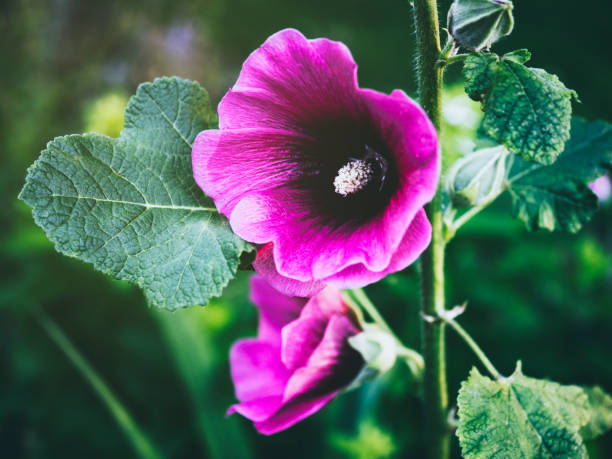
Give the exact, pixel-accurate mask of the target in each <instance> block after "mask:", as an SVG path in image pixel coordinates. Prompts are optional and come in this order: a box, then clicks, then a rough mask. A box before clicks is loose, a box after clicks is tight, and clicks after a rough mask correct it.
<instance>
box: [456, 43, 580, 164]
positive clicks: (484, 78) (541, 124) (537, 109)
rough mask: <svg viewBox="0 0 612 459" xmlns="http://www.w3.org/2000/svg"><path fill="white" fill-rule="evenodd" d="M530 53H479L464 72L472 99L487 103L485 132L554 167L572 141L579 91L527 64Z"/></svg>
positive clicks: (512, 150) (531, 158) (506, 145)
mask: <svg viewBox="0 0 612 459" xmlns="http://www.w3.org/2000/svg"><path fill="white" fill-rule="evenodd" d="M528 58H529V53H528V52H527V51H526V50H519V51H515V52H513V53H508V54H507V55H505V56H504V57H502V58H501V59H500V58H499V57H498V56H496V55H494V54H487V53H474V54H471V55H470V56H468V57H467V58H466V61H465V66H464V70H463V74H464V78H465V89H466V92H467V93H468V95H469V96H470V97H471V98H472V99H474V100H477V101H481V102H482V104H483V111H484V118H483V124H482V127H483V130H484V131H485V132H486V133H487V134H488V135H489V136H491V137H492V138H493V139H494V140H496V141H497V142H499V143H500V144H502V145H504V146H505V147H506V148H508V150H510V151H511V152H513V153H517V154H520V155H521V156H522V157H523V158H525V159H528V160H532V161H537V162H540V163H543V164H552V163H553V162H554V161H555V159H556V157H557V155H558V154H559V153H561V151H563V147H564V145H565V142H566V141H567V140H568V138H569V131H570V121H571V113H572V106H571V101H572V98H575V97H576V93H575V92H574V91H572V90H570V89H568V88H566V87H565V85H563V83H562V82H561V81H560V80H559V79H558V78H557V77H556V76H555V75H551V74H549V73H547V72H545V71H544V70H542V69H536V68H530V67H526V66H525V65H523V63H524V62H525V61H526V60H527V59H528Z"/></svg>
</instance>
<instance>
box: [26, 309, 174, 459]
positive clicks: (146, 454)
mask: <svg viewBox="0 0 612 459" xmlns="http://www.w3.org/2000/svg"><path fill="white" fill-rule="evenodd" d="M34 317H35V318H36V319H37V321H38V322H39V323H40V325H41V326H42V328H43V329H44V330H45V332H47V335H49V338H51V340H52V341H53V342H54V343H55V344H56V345H57V347H59V348H60V350H61V351H62V352H63V353H64V355H65V356H66V357H67V358H68V360H70V362H71V363H72V364H73V365H74V366H75V367H76V369H77V370H78V371H79V372H80V373H81V375H82V376H83V377H84V378H85V380H86V381H87V382H88V383H89V384H90V385H91V387H92V389H93V390H94V391H95V392H96V394H97V395H98V396H99V397H100V399H101V400H102V402H103V403H104V405H105V406H106V408H107V409H108V411H109V412H110V413H111V415H112V416H113V418H115V421H116V422H117V424H118V426H119V428H120V429H121V430H122V431H123V433H124V434H125V436H126V437H127V439H128V440H129V442H130V444H131V446H132V448H133V449H134V452H135V453H136V455H137V456H138V457H140V458H141V459H163V457H164V456H163V455H162V454H161V453H160V452H159V450H158V449H157V448H156V447H155V446H154V445H153V444H152V443H151V441H150V440H149V438H148V437H147V436H146V435H145V434H144V432H142V430H140V428H139V427H138V425H137V424H136V422H135V421H134V419H133V418H132V416H130V413H129V412H128V411H127V409H126V408H125V407H124V406H123V404H122V403H121V402H120V401H119V399H118V398H117V397H116V396H115V395H114V394H113V392H112V390H111V389H110V387H109V386H108V384H106V382H105V381H104V380H103V379H102V378H101V377H100V375H99V374H98V373H97V372H96V370H94V369H93V367H92V366H91V365H90V364H89V362H87V360H85V358H84V357H83V356H82V355H81V353H80V352H79V351H78V350H77V348H76V347H75V346H74V345H73V344H72V343H71V342H70V340H69V339H68V337H67V336H66V335H65V334H64V332H63V331H62V330H61V329H60V328H59V326H58V325H57V324H56V323H55V322H54V321H53V319H51V317H49V316H48V315H47V314H46V313H45V312H44V311H43V310H42V309H40V308H39V309H37V311H36V312H35V313H34Z"/></svg>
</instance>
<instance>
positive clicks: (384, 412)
mask: <svg viewBox="0 0 612 459" xmlns="http://www.w3.org/2000/svg"><path fill="white" fill-rule="evenodd" d="M441 3H442V6H441V10H442V11H446V9H447V7H448V3H449V2H441ZM515 6H516V7H515V17H516V24H517V25H516V28H515V31H514V32H513V34H512V35H511V36H510V37H509V38H507V39H505V40H504V41H502V42H501V43H500V45H499V46H497V47H496V50H497V51H498V52H499V53H500V54H501V53H503V52H504V51H508V50H511V49H516V48H522V47H529V48H530V50H531V51H532V54H533V57H532V60H531V62H530V65H533V66H536V67H542V68H546V69H547V70H548V71H550V72H551V73H555V74H557V75H559V77H560V78H561V79H562V81H564V83H566V84H567V86H568V87H570V88H573V89H575V90H576V91H577V92H578V94H579V95H580V98H581V100H582V104H578V105H575V109H574V113H575V114H577V115H580V116H584V117H586V118H589V119H595V118H602V119H607V120H610V119H612V91H610V87H609V76H610V74H612V73H611V70H612V69H611V67H612V62H611V61H610V59H609V50H608V47H607V41H606V40H605V38H606V37H605V35H604V34H605V31H606V30H607V29H606V27H607V24H606V22H607V17H608V16H609V13H610V12H612V6H607V5H606V6H602V4H601V2H599V1H597V0H585V1H583V2H581V3H580V7H579V8H578V7H576V6H575V3H574V2H570V1H569V0H563V1H552V0H540V1H538V2H522V1H517V2H516V4H515ZM603 10H608V11H603ZM411 22H412V18H411V14H410V7H409V5H408V4H407V2H404V1H400V0H388V1H385V2H366V1H362V0H359V1H358V2H355V1H349V0H337V1H333V2H329V1H322V0H315V1H312V2H306V3H305V2H298V1H295V0H269V1H267V2H265V3H264V4H262V2H255V1H250V0H232V1H222V0H208V1H194V0H190V1H184V0H181V1H178V0H176V1H162V0H147V1H138V2H136V1H133V0H123V1H119V0H105V1H104V2H102V1H88V2H78V1H76V0H6V1H4V2H2V4H1V5H0V36H1V37H2V40H3V43H4V45H3V46H2V47H1V48H0V70H1V71H0V83H1V84H2V88H3V90H2V91H1V92H0V152H1V155H2V156H1V159H2V167H1V168H0V196H1V197H2V205H1V206H0V270H1V275H0V451H1V454H2V456H6V457H15V458H22V457H23V458H38V457H45V458H54V457H58V458H59V457H62V458H69V457H75V458H76V457H92V458H94V457H101V458H102V457H131V455H132V451H131V449H130V446H129V444H128V443H127V441H126V440H125V438H124V436H123V434H122V432H121V431H120V430H119V429H118V427H117V426H116V424H115V423H114V421H113V419H112V418H111V417H110V415H109V414H108V411H107V410H106V408H105V407H104V405H103V404H102V403H101V402H100V400H99V398H98V397H97V396H96V395H95V394H94V393H93V392H92V391H91V389H90V387H89V386H88V385H87V383H86V382H85V381H84V380H83V378H82V377H81V375H80V374H79V373H77V372H76V370H75V369H74V367H73V366H72V365H71V364H70V363H69V362H68V361H67V360H66V358H65V356H64V355H63V354H62V353H61V352H60V351H59V350H58V349H57V348H56V347H55V345H54V344H53V343H52V342H51V341H50V340H49V338H48V337H47V335H46V334H45V333H44V331H43V330H42V328H41V327H40V326H39V325H38V323H37V320H36V317H38V316H39V313H37V310H38V308H42V309H44V310H45V311H46V312H47V314H49V316H51V317H52V318H53V319H54V320H55V321H56V322H57V323H58V324H59V325H60V327H61V328H62V329H63V330H64V331H65V333H66V334H67V335H68V336H69V337H70V339H71V340H72V341H73V342H74V344H75V345H76V346H77V347H78V348H79V350H80V351H81V352H82V353H83V355H84V356H85V357H86V358H87V359H88V360H89V361H90V363H91V364H92V365H93V366H94V367H95V368H96V369H97V370H98V371H99V373H100V374H101V375H102V376H103V377H104V378H105V379H106V380H107V382H108V383H109V385H110V386H111V387H112V388H113V390H114V391H115V393H116V395H118V397H119V398H120V399H121V400H122V401H123V402H124V404H125V406H126V407H127V408H128V409H129V411H130V412H131V413H132V415H133V417H134V418H135V419H136V421H137V422H138V423H139V424H140V425H141V427H142V428H143V429H144V430H145V431H146V432H147V433H148V435H149V437H150V438H151V439H152V440H153V442H155V443H156V444H157V445H158V447H159V448H160V449H161V450H162V451H163V452H164V453H165V454H167V455H168V456H169V457H212V458H217V457H218V458H225V457H232V458H234V457H236V458H240V457H259V456H261V457H284V456H285V455H286V453H287V451H291V452H292V455H293V456H294V457H312V456H313V455H315V456H316V457H339V456H340V457H344V456H345V457H367V458H372V457H389V456H393V455H396V456H397V457H421V456H422V453H421V451H422V450H421V448H422V445H421V443H420V442H421V440H422V433H421V430H420V429H421V425H422V420H421V408H420V404H419V402H418V400H417V399H416V397H413V396H406V395H405V393H406V391H409V390H411V383H410V380H409V378H408V372H407V371H406V370H405V368H402V367H398V368H396V369H395V370H394V372H393V373H392V374H390V375H389V376H388V377H387V378H385V379H383V380H381V381H377V382H375V383H372V384H369V385H367V386H365V387H363V388H362V389H360V390H358V391H355V392H352V393H350V394H348V395H345V396H343V397H342V398H340V399H338V400H337V401H336V402H335V403H333V404H332V405H331V406H330V407H328V408H327V409H326V410H324V411H323V412H322V413H320V414H319V415H317V416H315V417H313V418H311V419H309V420H307V421H305V422H303V423H301V424H299V425H298V426H296V427H295V428H293V429H291V430H289V431H287V432H285V433H282V434H279V435H277V436H274V437H271V438H267V437H263V436H259V435H257V434H255V433H254V431H253V429H252V428H251V426H250V425H249V423H248V422H245V421H243V420H242V419H239V418H229V419H225V418H224V412H225V410H226V408H227V406H228V405H229V404H230V403H232V401H233V393H232V392H233V390H232V387H231V384H230V379H229V372H228V364H227V351H228V348H229V346H230V344H231V342H232V341H233V340H235V339H236V338H238V337H239V336H245V335H252V334H254V333H255V320H256V317H255V311H254V309H253V308H252V307H251V306H249V304H248V300H247V298H246V286H247V283H246V281H247V277H248V276H247V275H246V274H243V275H241V276H240V277H239V279H238V280H237V281H235V282H234V283H233V284H231V286H230V287H229V288H228V289H227V290H226V291H225V292H224V295H223V297H222V298H221V299H220V300H216V301H214V302H213V303H212V304H210V305H209V306H207V307H206V308H205V309H202V308H194V309H191V310H186V311H179V312H177V313H169V312H166V311H157V310H154V309H149V308H147V307H146V306H145V300H144V297H143V296H142V294H141V292H140V291H139V290H138V289H137V288H135V287H130V286H127V285H126V284H125V283H123V282H118V281H112V280H109V279H107V278H106V277H105V276H104V275H102V274H100V273H96V272H94V271H93V268H92V267H91V266H89V265H86V264H84V263H81V262H79V261H76V260H72V259H69V258H66V257H63V256H61V255H60V254H58V253H56V252H55V251H54V250H53V247H52V245H51V243H50V242H48V241H47V240H46V238H45V237H44V235H43V234H42V231H41V230H40V229H39V228H38V227H36V226H35V225H34V222H33V220H32V217H31V212H30V210H29V209H28V208H27V207H26V206H25V205H24V204H23V203H20V202H18V201H17V199H16V196H17V193H18V191H19V189H20V188H21V186H22V185H23V180H24V175H25V170H26V168H27V166H29V165H30V164H31V163H32V162H33V161H34V159H35V158H36V157H37V156H38V154H39V152H40V151H41V150H42V149H43V148H44V146H45V144H46V142H47V141H49V140H51V139H52V138H53V137H55V136H58V135H63V134H66V133H68V132H89V131H96V132H102V133H106V134H109V135H118V132H119V130H120V128H121V126H122V124H123V120H122V112H123V108H124V104H125V102H126V100H127V95H128V94H132V93H134V90H135V88H136V86H137V84H138V83H139V82H141V81H147V80H152V79H153V78H154V77H156V76H161V75H178V76H181V77H186V78H192V79H195V80H197V81H199V82H200V83H201V84H202V85H204V86H206V88H207V89H208V90H209V92H210V96H211V100H212V102H213V104H216V103H217V102H218V101H219V99H220V97H221V96H222V95H223V93H224V92H225V91H226V90H227V88H228V87H229V86H230V85H231V84H232V83H233V82H234V81H235V78H236V76H237V74H238V71H239V68H240V64H241V63H242V61H243V60H244V58H245V57H246V56H247V55H248V53H250V52H251V51H252V50H253V49H255V48H256V47H257V46H258V45H259V44H260V43H261V42H262V41H263V40H264V39H265V38H266V37H267V36H268V35H270V34H271V33H273V32H275V31H277V30H279V29H281V28H283V27H289V26H291V27H297V28H299V29H300V30H302V31H303V32H304V33H305V34H306V35H307V36H310V37H316V36H328V37H330V38H333V39H338V40H342V41H344V42H345V43H347V45H348V46H349V47H350V48H351V50H352V52H353V54H354V56H355V58H356V60H357V62H358V64H359V66H360V68H359V78H360V82H361V85H362V86H364V87H372V88H375V89H378V90H382V91H390V90H391V89H393V88H396V87H399V88H403V89H405V90H406V91H408V92H409V93H414V89H415V82H414V80H413V72H412V70H413V51H412V49H413V48H412V44H413V41H414V40H413V28H412V24H411ZM458 76H459V75H458V71H455V74H453V73H451V74H450V78H449V79H448V81H449V83H452V81H453V78H457V77H458ZM447 95H448V97H447V99H448V101H449V102H450V105H449V106H450V107H451V108H450V109H447V110H446V111H445V118H446V120H447V123H449V124H450V126H448V128H447V130H446V132H447V137H446V138H445V139H443V141H444V144H445V145H446V146H447V148H449V151H459V150H462V149H463V150H464V149H466V148H467V149H469V148H470V145H469V144H467V141H466V134H469V133H470V131H471V129H472V128H473V123H474V120H473V119H472V118H473V116H475V115H474V113H476V112H474V111H470V110H469V109H468V110H465V109H464V108H462V107H463V105H461V104H462V103H463V102H465V101H464V100H463V99H457V97H458V96H457V91H456V89H454V88H453V87H451V88H449V91H448V92H447ZM462 110H463V112H462ZM470 119H472V123H471V124H470V123H469V122H468V121H469V120H470ZM466 120H467V121H466ZM450 149H452V150H450ZM510 207H511V202H510V199H509V197H508V196H505V197H504V198H503V199H501V200H500V201H499V202H497V203H496V204H495V205H494V206H493V207H492V208H491V209H487V210H486V211H485V212H483V214H482V215H480V216H479V217H477V218H476V219H474V220H473V221H472V222H470V223H469V224H468V225H466V227H465V228H464V229H462V230H461V232H460V233H459V235H458V236H457V237H456V239H455V240H453V242H452V243H451V244H450V246H449V249H448V265H447V266H448V274H447V279H448V281H447V282H448V298H449V302H450V303H459V302H462V301H463V300H465V299H468V300H469V306H468V311H467V312H466V314H465V315H464V316H463V317H462V323H463V324H464V325H465V327H466V328H467V329H469V330H470V331H471V332H472V334H473V335H474V337H475V338H476V339H477V340H478V341H479V342H480V343H481V344H482V346H483V347H484V348H485V349H486V351H487V353H488V354H489V355H490V356H491V357H492V358H493V360H494V361H495V363H496V366H497V367H498V369H499V370H500V371H502V372H504V373H506V374H510V373H511V372H512V371H513V369H514V365H515V362H516V360H517V359H519V358H520V359H522V361H523V368H524V370H525V373H526V374H529V375H530V376H533V377H537V378H542V377H550V378H553V379H555V380H556V381H558V382H561V383H567V384H569V383H572V384H585V385H592V384H601V385H602V387H604V389H606V390H607V391H608V392H610V391H612V366H611V365H610V364H609V362H610V349H611V348H612V333H610V330H611V329H612V307H611V306H612V305H611V302H612V301H611V298H612V231H611V230H610V226H611V222H612V208H611V207H610V206H609V205H608V206H604V208H603V209H601V211H600V212H599V213H598V214H596V215H595V217H594V219H593V220H592V221H591V222H590V223H589V224H588V225H586V227H585V228H584V229H583V230H582V231H581V232H580V233H579V234H578V235H576V236H573V235H566V234H552V235H551V234H548V233H544V232H538V233H526V232H525V231H524V228H523V225H522V223H521V222H519V221H516V220H514V219H512V217H511V211H510ZM368 291H369V292H370V293H371V295H372V297H373V299H375V300H376V301H377V303H379V304H381V305H384V307H381V309H382V312H383V313H384V314H385V315H386V316H387V317H388V318H389V319H390V322H391V323H394V324H398V326H397V331H398V333H399V334H400V335H401V336H402V337H405V338H406V341H407V342H408V343H409V344H412V345H413V346H415V347H416V346H418V323H417V321H416V317H417V313H418V279H417V275H416V272H415V270H414V269H409V270H407V271H406V272H405V273H403V274H401V275H396V276H391V277H389V278H388V279H386V280H385V281H383V282H382V283H381V284H379V285H377V286H374V287H372V288H370V289H368ZM473 364H475V361H474V359H473V357H472V355H471V354H470V353H469V351H468V350H467V349H466V348H465V347H464V345H463V343H461V342H460V341H459V340H458V339H457V338H456V337H455V336H454V335H452V334H449V376H450V390H451V396H452V395H454V393H456V391H457V390H458V389H459V382H460V381H461V380H463V379H465V378H466V377H467V375H468V372H469V369H470V367H471V366H472V365H473ZM451 398H454V397H451ZM305 438H308V439H309V440H308V441H307V442H305V441H303V440H304V439H305ZM295 444H300V445H301V446H300V448H298V449H295V448H294V446H295ZM587 446H588V449H589V453H590V454H591V457H594V458H598V457H599V458H605V457H609V456H611V455H612V434H608V435H606V436H604V437H601V438H599V439H598V440H596V441H595V442H593V443H590V444H588V445H587ZM455 447H456V445H455Z"/></svg>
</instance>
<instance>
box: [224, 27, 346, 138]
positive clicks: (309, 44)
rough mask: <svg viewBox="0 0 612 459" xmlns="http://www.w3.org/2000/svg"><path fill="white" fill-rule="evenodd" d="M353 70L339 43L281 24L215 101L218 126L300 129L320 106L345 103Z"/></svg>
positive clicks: (330, 108)
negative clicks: (313, 37) (236, 78)
mask: <svg viewBox="0 0 612 459" xmlns="http://www.w3.org/2000/svg"><path fill="white" fill-rule="evenodd" d="M356 70H357V65H356V64H355V62H354V60H353V57H352V56H351V52H350V51H349V49H348V48H347V47H346V46H345V45H344V44H342V43H339V42H334V41H331V40H327V39H317V40H307V39H306V38H305V37H304V36H303V35H302V34H301V33H300V32H298V31H297V30H294V29H285V30H281V31H280V32H277V33H275V34H274V35H272V36H270V37H269V38H268V39H267V40H266V42H265V43H264V44H263V45H261V47H259V48H258V49H257V50H255V51H254V52H253V53H252V54H251V55H250V56H249V57H248V59H247V60H246V61H245V63H244V64H243V66H242V71H241V72H240V76H239V78H238V81H237V82H236V84H235V85H234V87H233V88H232V90H230V91H229V92H228V94H227V95H226V96H225V97H224V98H223V100H222V101H221V103H220V104H219V127H220V128H221V129H235V128H245V127H262V126H265V127H273V128H280V129H289V130H298V131H302V130H303V128H304V126H305V125H307V124H308V123H307V121H308V120H309V119H312V118H317V117H318V116H320V113H321V110H322V109H324V110H326V111H328V112H329V111H335V110H338V109H340V108H342V107H343V106H344V107H346V104H347V103H349V104H350V103H351V100H352V96H353V92H354V91H353V90H354V88H355V87H356V86H357V77H356Z"/></svg>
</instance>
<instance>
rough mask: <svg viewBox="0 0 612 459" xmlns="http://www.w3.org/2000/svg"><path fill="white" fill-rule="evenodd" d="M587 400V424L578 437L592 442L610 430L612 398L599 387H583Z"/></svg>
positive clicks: (611, 423) (611, 426)
mask: <svg viewBox="0 0 612 459" xmlns="http://www.w3.org/2000/svg"><path fill="white" fill-rule="evenodd" d="M583 389H584V391H585V392H586V394H587V396H588V398H589V411H590V414H591V416H590V419H589V422H588V423H587V424H586V425H585V426H584V427H582V429H581V430H580V435H582V438H584V439H585V440H592V439H593V438H596V437H598V436H600V435H602V434H604V433H606V432H607V431H608V430H610V429H612V397H611V396H610V395H608V394H606V393H605V392H604V391H603V389H602V388H601V387H599V386H595V387H584V388H583Z"/></svg>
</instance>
